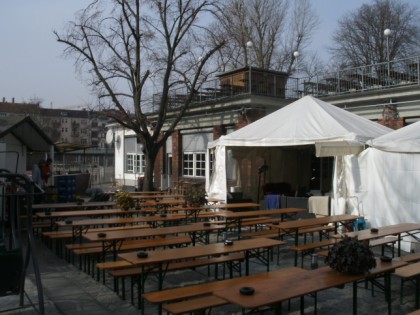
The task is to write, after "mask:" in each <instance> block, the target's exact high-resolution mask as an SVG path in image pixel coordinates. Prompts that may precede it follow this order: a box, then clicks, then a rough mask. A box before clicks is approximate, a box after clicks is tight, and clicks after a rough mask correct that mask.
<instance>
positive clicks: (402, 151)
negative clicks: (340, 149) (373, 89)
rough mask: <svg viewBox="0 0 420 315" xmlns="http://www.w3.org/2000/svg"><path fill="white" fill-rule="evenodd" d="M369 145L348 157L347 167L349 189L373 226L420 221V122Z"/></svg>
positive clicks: (407, 245) (370, 142) (376, 139)
mask: <svg viewBox="0 0 420 315" xmlns="http://www.w3.org/2000/svg"><path fill="white" fill-rule="evenodd" d="M368 144H369V145H370V146H371V147H370V148H368V149H366V150H365V151H363V152H362V153H361V154H360V155H359V156H358V157H353V158H346V159H345V163H346V164H345V165H346V166H345V168H347V169H348V170H351V173H352V175H353V176H354V177H353V178H351V177H350V176H349V177H348V178H347V181H346V185H347V189H348V191H349V193H350V194H352V195H354V196H357V198H358V200H359V203H360V206H361V208H362V212H363V214H364V215H365V216H366V217H367V219H368V221H369V223H370V225H371V226H373V227H381V226H385V225H391V224H397V223H405V222H420V154H419V153H420V122H417V123H414V124H412V125H409V126H407V127H404V128H401V129H398V130H395V131H392V132H390V133H388V134H386V135H384V136H381V137H378V138H375V139H373V140H371V141H368ZM409 245H410V244H409V243H406V244H403V249H405V250H410V249H411V246H409Z"/></svg>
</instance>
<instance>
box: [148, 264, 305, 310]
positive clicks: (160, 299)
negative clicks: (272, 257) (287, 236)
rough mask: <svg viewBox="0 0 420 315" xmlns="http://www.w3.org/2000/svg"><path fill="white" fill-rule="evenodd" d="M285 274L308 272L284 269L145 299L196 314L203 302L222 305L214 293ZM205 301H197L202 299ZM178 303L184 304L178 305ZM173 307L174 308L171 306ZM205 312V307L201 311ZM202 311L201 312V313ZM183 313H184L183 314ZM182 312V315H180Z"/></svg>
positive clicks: (205, 284)
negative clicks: (213, 295)
mask: <svg viewBox="0 0 420 315" xmlns="http://www.w3.org/2000/svg"><path fill="white" fill-rule="evenodd" d="M284 272H287V273H288V274H291V273H292V274H294V273H300V272H306V271H304V270H303V269H301V268H297V267H291V268H287V269H286V270H284V269H278V270H276V271H271V272H269V273H268V272H266V273H260V274H253V275H249V276H245V277H239V278H233V279H226V280H221V281H210V282H204V283H198V284H191V285H188V286H184V287H178V288H172V289H166V290H160V291H155V292H149V293H145V294H144V295H143V297H144V298H145V299H146V300H147V301H148V302H150V303H155V304H158V305H162V304H163V305H164V306H163V307H164V308H165V310H167V311H168V312H172V311H173V312H174V313H173V314H183V313H188V312H190V311H191V312H194V311H195V309H196V307H197V306H196V305H195V304H196V303H195V302H194V301H196V302H200V301H201V302H202V303H203V305H205V304H206V305H207V309H209V308H212V307H216V306H219V303H221V301H220V300H213V299H211V298H210V297H211V296H212V293H213V292H215V291H219V290H223V289H226V288H229V287H231V286H241V285H243V286H245V285H247V284H248V283H250V282H252V281H253V280H254V279H255V280H256V279H267V277H270V278H273V277H281V276H282V275H283V274H284ZM201 298H203V300H195V299H201ZM189 301H191V302H192V303H193V304H191V310H189V309H188V302H189ZM177 303H182V304H178V305H177ZM170 305H173V308H172V307H171V306H170ZM201 310H202V311H204V307H203V308H202V309H201ZM201 310H200V311H201ZM181 311H182V312H183V313H181ZM178 312H180V313H178Z"/></svg>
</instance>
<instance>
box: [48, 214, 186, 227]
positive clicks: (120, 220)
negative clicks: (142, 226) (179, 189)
mask: <svg viewBox="0 0 420 315" xmlns="http://www.w3.org/2000/svg"><path fill="white" fill-rule="evenodd" d="M172 220H178V221H179V220H184V218H183V217H180V216H176V215H167V216H166V217H161V216H158V215H156V216H138V217H115V218H106V219H102V218H97V219H81V220H73V221H71V222H70V223H69V222H68V221H58V222H56V223H55V224H56V225H58V226H61V227H63V226H72V227H80V226H91V225H113V224H118V225H120V224H131V223H148V222H158V221H172Z"/></svg>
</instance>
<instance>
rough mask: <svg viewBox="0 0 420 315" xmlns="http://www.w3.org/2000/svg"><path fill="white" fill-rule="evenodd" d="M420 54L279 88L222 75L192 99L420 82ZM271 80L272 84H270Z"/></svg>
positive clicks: (180, 94) (176, 97)
mask: <svg viewBox="0 0 420 315" xmlns="http://www.w3.org/2000/svg"><path fill="white" fill-rule="evenodd" d="M419 79H420V57H412V58H406V59H399V60H393V61H390V62H382V63H377V64H373V65H368V66H362V67H355V68H348V69H344V70H339V71H335V72H323V73H319V74H316V75H313V76H306V77H299V78H296V77H288V79H287V82H286V84H285V86H284V90H282V91H279V89H278V88H277V89H276V87H275V86H272V83H267V82H262V83H258V84H254V83H253V84H251V86H249V85H247V84H246V85H243V86H234V85H228V86H225V85H223V84H221V81H220V79H219V78H216V79H212V80H209V81H206V82H204V83H203V84H202V86H201V87H200V88H199V89H198V90H197V91H195V93H194V96H193V100H192V103H193V105H200V104H203V103H209V102H216V101H217V102H223V101H228V100H230V99H232V98H240V97H249V95H261V96H269V97H278V98H283V99H297V98H300V97H302V96H304V95H313V96H316V97H322V96H329V95H337V94H345V93H360V92H364V91H371V90H378V89H387V88H393V87H401V86H408V85H415V84H420V80H419ZM270 84H271V85H270ZM188 95H189V91H188V90H187V89H186V88H178V89H174V90H171V91H170V93H169V95H168V104H169V108H171V109H176V108H179V107H181V106H183V104H184V102H185V100H186V97H187V96H188ZM160 100H161V94H155V95H154V96H153V108H154V109H157V108H158V105H159V102H160Z"/></svg>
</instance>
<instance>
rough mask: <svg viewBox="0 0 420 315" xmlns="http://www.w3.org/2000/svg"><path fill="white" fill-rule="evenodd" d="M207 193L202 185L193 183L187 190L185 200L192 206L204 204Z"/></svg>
mask: <svg viewBox="0 0 420 315" xmlns="http://www.w3.org/2000/svg"><path fill="white" fill-rule="evenodd" d="M206 197H207V193H206V190H205V189H204V187H202V186H201V185H192V186H190V187H189V188H188V189H187V190H186V192H185V202H186V204H187V205H190V206H202V205H204V204H205V203H206V202H207V199H206Z"/></svg>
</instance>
